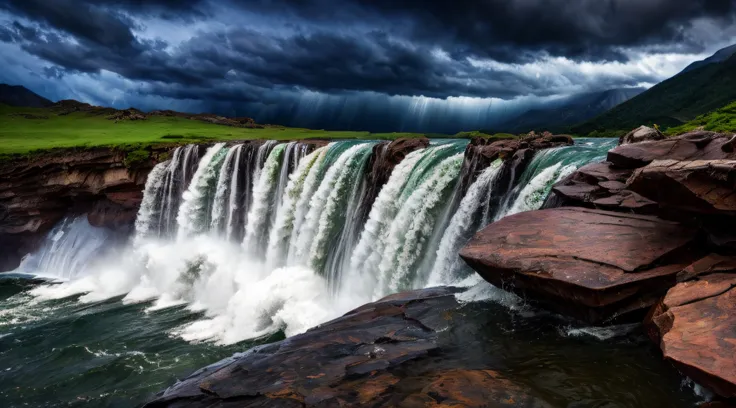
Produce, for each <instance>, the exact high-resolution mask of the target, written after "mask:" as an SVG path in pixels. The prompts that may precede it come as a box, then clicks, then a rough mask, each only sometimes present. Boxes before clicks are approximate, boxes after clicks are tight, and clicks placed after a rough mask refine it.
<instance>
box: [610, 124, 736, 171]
mask: <svg viewBox="0 0 736 408" xmlns="http://www.w3.org/2000/svg"><path fill="white" fill-rule="evenodd" d="M664 159H669V160H733V159H736V151H735V150H734V140H733V135H730V134H723V133H715V132H706V131H697V132H690V133H686V134H684V135H680V136H676V137H670V138H667V139H664V140H658V141H646V142H641V143H634V144H627V145H622V146H619V147H616V148H614V149H612V150H611V151H610V152H608V161H609V162H611V163H613V164H614V165H615V166H616V167H618V168H622V169H635V168H639V167H644V166H646V165H648V164H649V163H651V162H653V161H654V160H664Z"/></svg>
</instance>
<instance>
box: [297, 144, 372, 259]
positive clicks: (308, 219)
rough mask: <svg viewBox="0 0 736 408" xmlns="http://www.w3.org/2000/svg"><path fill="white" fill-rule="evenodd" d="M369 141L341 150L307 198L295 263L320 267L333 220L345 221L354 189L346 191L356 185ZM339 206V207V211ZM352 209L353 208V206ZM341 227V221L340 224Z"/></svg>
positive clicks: (336, 221)
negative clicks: (307, 202)
mask: <svg viewBox="0 0 736 408" xmlns="http://www.w3.org/2000/svg"><path fill="white" fill-rule="evenodd" d="M371 148H372V145H371V144H369V143H363V144H359V145H356V146H353V147H351V148H350V149H348V150H346V151H345V152H344V153H342V154H341V155H340V156H339V158H338V159H337V160H336V161H335V163H334V165H333V166H330V168H329V169H328V170H327V173H326V174H325V177H324V179H323V180H322V182H321V183H320V186H319V188H318V189H317V191H316V192H315V194H314V195H313V196H312V198H311V200H310V202H309V211H308V212H307V215H306V216H305V218H304V223H303V224H302V226H301V228H300V229H299V231H298V234H297V237H296V238H297V241H296V244H295V247H296V252H295V257H296V258H295V259H296V263H298V264H304V265H308V266H310V267H312V268H313V269H315V270H318V271H320V270H321V269H322V266H323V263H324V260H325V259H324V258H325V256H326V251H328V250H329V249H330V248H327V247H326V246H327V245H328V243H329V242H328V241H329V239H330V235H331V234H332V233H333V231H334V229H335V227H336V225H335V224H336V223H339V222H340V220H342V222H343V223H344V221H345V215H346V212H349V211H350V209H346V208H344V207H346V206H347V204H348V203H347V202H348V201H350V199H351V198H352V197H354V196H355V191H348V189H349V188H350V186H351V185H356V184H359V183H355V178H356V176H358V175H357V174H356V173H357V172H358V171H361V170H363V165H364V164H365V159H366V157H367V153H369V152H370V150H371ZM340 210H342V211H340ZM353 211H354V208H353ZM341 227H342V228H344V225H343V226H341Z"/></svg>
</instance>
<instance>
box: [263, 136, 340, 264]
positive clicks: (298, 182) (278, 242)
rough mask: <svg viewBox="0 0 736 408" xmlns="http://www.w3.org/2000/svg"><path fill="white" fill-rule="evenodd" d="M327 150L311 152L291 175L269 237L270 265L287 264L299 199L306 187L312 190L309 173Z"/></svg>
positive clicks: (268, 257) (268, 258)
mask: <svg viewBox="0 0 736 408" xmlns="http://www.w3.org/2000/svg"><path fill="white" fill-rule="evenodd" d="M326 150H327V147H321V148H319V149H317V150H315V151H314V152H312V153H311V154H309V156H307V157H305V158H304V160H302V161H301V163H300V164H299V166H298V167H297V169H296V170H295V171H294V172H293V173H292V174H291V176H290V179H289V183H288V186H287V187H286V190H285V191H284V197H283V200H282V203H281V205H280V206H279V208H278V210H277V212H276V220H275V223H274V227H273V228H272V229H271V233H270V236H269V239H268V251H267V252H266V260H267V262H268V265H269V266H270V267H277V266H283V265H285V264H286V259H285V258H286V257H287V256H288V250H289V241H290V239H291V236H292V232H293V231H294V224H295V222H296V211H297V206H298V205H299V199H300V198H301V196H302V192H303V191H305V187H306V188H307V189H308V190H309V191H311V190H312V186H314V184H315V183H314V182H312V183H311V185H307V179H308V177H309V174H313V173H312V169H313V168H315V166H318V163H319V162H320V158H324V152H325V151H326ZM314 173H316V172H314ZM307 194H309V193H307ZM307 194H305V195H307ZM305 200H306V199H305Z"/></svg>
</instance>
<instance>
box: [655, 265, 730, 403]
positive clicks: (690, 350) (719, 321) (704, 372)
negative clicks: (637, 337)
mask: <svg viewBox="0 0 736 408" xmlns="http://www.w3.org/2000/svg"><path fill="white" fill-rule="evenodd" d="M683 277H686V278H692V279H690V280H688V281H685V282H682V283H679V284H677V286H675V287H674V288H672V289H670V290H669V291H668V292H667V295H666V296H665V297H664V299H662V301H661V302H660V303H659V304H658V305H657V307H656V308H654V309H653V311H652V312H651V314H650V316H649V318H648V332H649V334H650V337H652V339H653V340H654V341H655V342H657V343H659V344H660V347H661V348H662V353H663V354H664V357H665V358H666V359H668V360H670V361H671V362H672V363H673V364H674V365H675V366H676V367H677V368H678V369H679V370H680V371H682V372H683V373H684V374H686V375H687V376H689V377H690V378H692V379H693V380H694V381H696V382H697V383H699V384H701V385H703V386H705V387H707V388H709V389H711V390H713V391H715V392H716V393H717V394H719V395H720V396H722V397H726V398H736V258H730V257H722V256H718V255H710V256H708V257H706V258H704V259H703V260H701V261H699V262H698V263H697V264H696V265H694V266H693V267H691V268H688V271H687V272H686V274H685V275H684V276H683Z"/></svg>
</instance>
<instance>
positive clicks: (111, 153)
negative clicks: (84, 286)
mask: <svg viewBox="0 0 736 408" xmlns="http://www.w3.org/2000/svg"><path fill="white" fill-rule="evenodd" d="M167 152H168V149H159V150H155V151H152V152H151V155H150V157H149V158H147V159H145V160H142V161H139V162H137V163H136V164H135V166H130V165H129V166H126V157H127V155H128V154H127V153H126V152H124V151H122V150H116V149H112V148H94V149H61V150H56V151H52V152H49V153H45V154H41V155H37V156H33V157H31V158H23V159H17V160H13V161H9V162H4V163H2V164H0V179H1V180H2V181H1V182H0V246H1V247H2V248H3V251H2V252H1V253H0V271H5V270H12V269H14V268H15V267H16V266H17V265H18V262H19V261H20V259H21V258H22V257H23V256H24V255H25V254H27V253H28V252H29V251H30V250H32V249H33V248H34V246H35V245H36V244H37V242H38V241H39V239H40V238H42V237H43V234H44V233H45V232H46V231H48V230H49V229H50V228H51V227H52V226H53V225H54V224H56V223H57V222H58V221H59V220H61V219H62V218H63V217H64V216H65V215H67V214H84V213H87V214H88V218H89V221H90V223H91V224H92V225H96V226H107V227H114V228H118V229H121V230H123V231H124V230H125V229H126V228H129V227H130V226H132V224H133V221H134V220H135V215H136V212H137V210H138V206H139V204H140V201H141V199H142V195H143V193H142V191H143V187H144V185H145V182H146V176H147V175H148V172H149V171H150V170H151V168H152V167H153V166H154V164H155V163H156V161H157V160H161V159H164V158H166V155H167Z"/></svg>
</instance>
